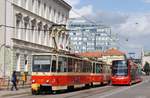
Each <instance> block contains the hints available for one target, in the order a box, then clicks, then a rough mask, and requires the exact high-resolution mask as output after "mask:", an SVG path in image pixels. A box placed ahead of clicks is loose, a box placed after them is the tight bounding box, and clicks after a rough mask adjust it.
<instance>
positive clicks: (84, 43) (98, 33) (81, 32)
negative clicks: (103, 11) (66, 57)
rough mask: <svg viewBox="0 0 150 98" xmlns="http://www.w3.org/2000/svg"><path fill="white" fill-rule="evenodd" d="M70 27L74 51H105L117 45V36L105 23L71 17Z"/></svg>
mask: <svg viewBox="0 0 150 98" xmlns="http://www.w3.org/2000/svg"><path fill="white" fill-rule="evenodd" d="M68 28H69V29H71V31H70V32H69V34H70V38H71V44H72V50H73V51H74V52H87V51H96V50H100V51H104V50H106V49H109V48H111V47H116V46H115V45H116V44H115V43H116V38H114V37H115V36H113V34H112V33H111V28H110V27H107V26H104V25H95V24H93V23H89V22H87V21H85V20H83V19H70V20H69V24H68Z"/></svg>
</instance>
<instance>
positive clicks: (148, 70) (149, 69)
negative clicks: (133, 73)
mask: <svg viewBox="0 0 150 98" xmlns="http://www.w3.org/2000/svg"><path fill="white" fill-rule="evenodd" d="M144 72H145V73H146V75H149V74H150V65H149V63H148V62H146V63H145V65H144Z"/></svg>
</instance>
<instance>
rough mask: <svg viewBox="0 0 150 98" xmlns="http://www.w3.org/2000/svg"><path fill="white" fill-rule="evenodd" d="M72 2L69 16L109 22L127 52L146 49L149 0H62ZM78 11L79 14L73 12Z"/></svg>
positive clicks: (149, 45)
mask: <svg viewBox="0 0 150 98" xmlns="http://www.w3.org/2000/svg"><path fill="white" fill-rule="evenodd" d="M65 1H66V2H68V3H69V4H70V5H71V6H72V11H71V12H70V18H79V17H80V16H85V17H87V18H89V19H90V20H92V21H94V22H97V23H102V24H106V25H109V26H110V27H111V28H112V32H113V33H116V34H117V35H118V36H119V41H118V43H119V44H118V45H119V46H120V48H121V49H122V50H124V51H127V52H135V51H137V52H140V51H141V48H143V49H144V50H146V51H148V50H149V51H150V0H65ZM74 11H75V12H78V13H80V14H78V15H77V13H74Z"/></svg>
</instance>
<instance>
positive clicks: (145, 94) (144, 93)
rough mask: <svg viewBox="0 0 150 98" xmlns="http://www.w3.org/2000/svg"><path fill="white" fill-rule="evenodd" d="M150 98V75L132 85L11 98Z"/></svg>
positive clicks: (14, 97)
mask: <svg viewBox="0 0 150 98" xmlns="http://www.w3.org/2000/svg"><path fill="white" fill-rule="evenodd" d="M42 97H43V98H150V77H144V79H143V82H141V83H138V84H134V85H132V86H101V87H96V88H90V89H83V90H76V91H73V92H62V93H59V94H49V95H45V94H43V95H31V94H30V93H29V94H25V95H19V96H13V97H10V98H42Z"/></svg>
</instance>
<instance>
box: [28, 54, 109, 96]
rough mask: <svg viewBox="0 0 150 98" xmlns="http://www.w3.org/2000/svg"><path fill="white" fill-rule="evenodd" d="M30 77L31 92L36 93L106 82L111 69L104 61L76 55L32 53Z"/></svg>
mask: <svg viewBox="0 0 150 98" xmlns="http://www.w3.org/2000/svg"><path fill="white" fill-rule="evenodd" d="M31 79H32V85H31V90H32V93H33V94H38V93H39V92H40V91H48V92H52V91H55V90H64V89H73V88H78V87H89V86H92V85H96V84H103V83H108V82H109V81H110V79H111V70H110V66H107V65H106V64H105V63H102V62H98V61H94V60H89V59H83V58H81V57H78V56H71V55H59V54H51V53H42V54H34V55H33V64H32V78H31Z"/></svg>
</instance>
